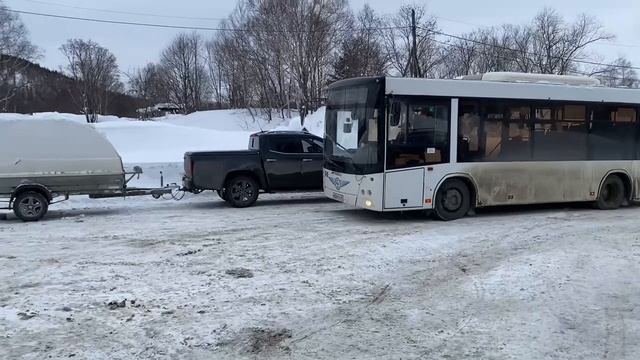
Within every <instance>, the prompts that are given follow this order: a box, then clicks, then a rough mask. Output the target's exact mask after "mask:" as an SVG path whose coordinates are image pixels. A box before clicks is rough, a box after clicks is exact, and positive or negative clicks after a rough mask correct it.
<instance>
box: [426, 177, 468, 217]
mask: <svg viewBox="0 0 640 360" xmlns="http://www.w3.org/2000/svg"><path fill="white" fill-rule="evenodd" d="M470 209H471V192H470V191H469V188H468V187H467V185H466V184H465V183H464V182H463V181H462V180H458V179H451V180H447V181H445V182H444V184H442V185H441V186H440V188H439V189H438V192H437V194H436V202H435V214H436V216H437V217H438V219H440V220H443V221H451V220H456V219H460V218H463V217H464V216H465V215H467V213H468V212H469V210H470Z"/></svg>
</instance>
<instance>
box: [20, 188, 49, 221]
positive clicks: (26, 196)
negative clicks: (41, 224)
mask: <svg viewBox="0 0 640 360" xmlns="http://www.w3.org/2000/svg"><path fill="white" fill-rule="evenodd" d="M48 210H49V201H48V200H47V198H45V197H44V195H42V194H40V193H39V192H35V191H25V192H23V193H20V194H18V196H16V197H15V199H14V200H13V213H14V214H15V215H16V216H17V217H18V219H20V220H22V221H38V220H40V219H42V218H43V217H44V216H45V215H46V213H47V211H48Z"/></svg>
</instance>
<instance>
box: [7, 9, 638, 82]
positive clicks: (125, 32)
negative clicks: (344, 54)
mask: <svg viewBox="0 0 640 360" xmlns="http://www.w3.org/2000/svg"><path fill="white" fill-rule="evenodd" d="M4 2H5V4H6V5H7V6H9V7H10V8H11V9H14V10H23V11H32V12H41V13H50V14H60V15H66V16H77V17H90V18H99V19H109V20H119V21H133V22H147V23H160V24H170V25H182V26H204V27H212V26H216V25H217V23H218V20H216V19H219V18H224V17H226V16H227V15H228V14H229V13H230V12H231V11H232V10H233V8H234V7H235V1H234V0H178V1H176V0H4ZM350 3H351V6H352V7H353V8H354V9H356V10H357V9H360V8H362V6H363V5H364V4H366V3H368V4H370V5H371V6H372V7H373V8H374V9H375V10H376V11H377V12H378V13H381V14H389V13H393V12H395V10H397V8H398V6H399V4H400V3H401V2H399V1H398V2H396V1H390V0H351V1H350ZM417 3H426V5H427V8H428V10H429V12H430V13H432V14H433V15H435V16H437V17H438V21H439V27H440V29H441V30H442V31H444V32H447V33H453V34H460V33H464V32H467V31H470V30H473V29H474V28H475V27H477V26H490V25H499V24H503V23H513V24H521V23H524V22H527V21H528V20H530V19H531V18H532V17H533V16H534V15H535V14H536V13H537V12H538V11H539V10H540V9H542V8H543V7H545V6H550V7H553V8H555V9H557V10H558V11H559V12H560V13H561V14H562V15H564V16H565V17H566V18H567V19H573V17H575V16H576V14H579V13H587V14H590V15H594V16H596V17H597V18H598V19H599V20H600V21H601V22H602V24H603V25H604V26H605V27H606V29H607V31H609V32H611V33H613V34H615V35H616V36H617V38H616V40H614V43H615V44H606V43H603V44H600V45H598V46H597V47H596V48H594V50H596V51H598V52H599V53H601V54H603V55H605V56H606V60H607V61H611V60H613V59H614V58H616V57H617V56H618V55H625V56H627V57H628V58H629V59H630V60H631V61H633V63H634V65H636V66H640V1H639V0H604V1H603V0H563V1H558V0H530V1H526V2H522V1H514V0H481V1H480V0H479V1H473V0H469V1H456V0H429V1H426V2H424V1H417ZM78 7H82V8H93V9H105V10H109V11H117V12H134V13H144V14H152V15H154V16H144V15H133V14H120V13H112V12H107V11H95V10H86V9H79V8H78ZM180 17H198V18H206V19H200V20H195V19H184V18H180ZM22 19H23V21H24V22H25V23H26V25H27V27H28V28H29V31H30V33H31V40H32V42H33V43H34V44H35V45H37V46H38V47H40V49H41V50H42V59H41V63H42V65H43V66H45V67H48V68H52V69H59V68H60V66H62V65H64V61H65V60H64V58H63V57H62V55H61V54H60V51H59V47H60V45H61V44H62V43H63V42H65V40H67V39H69V38H84V39H92V40H94V41H96V42H98V43H99V44H101V45H102V46H105V47H107V48H109V49H110V50H111V51H112V52H113V53H114V54H115V55H116V56H117V58H118V62H119V65H120V69H121V70H122V71H123V72H127V71H130V70H132V69H134V68H136V67H139V66H141V65H144V64H146V63H148V62H152V61H157V59H158V56H159V53H160V51H161V50H162V48H163V47H165V46H166V45H167V43H168V42H169V41H170V40H171V39H172V38H173V37H174V36H175V35H176V34H177V33H179V32H180V30H171V29H157V28H143V27H132V26H125V25H112V24H98V23H89V22H82V21H75V20H63V19H53V18H44V17H38V16H34V15H22ZM203 35H205V36H211V35H212V33H211V32H203Z"/></svg>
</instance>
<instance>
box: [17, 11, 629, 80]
mask: <svg viewBox="0 0 640 360" xmlns="http://www.w3.org/2000/svg"><path fill="white" fill-rule="evenodd" d="M9 11H11V12H13V13H17V14H23V15H33V16H40V17H48V18H56V19H65V20H76V21H86V22H95V23H103V24H115V25H127V26H141V27H150V28H165V29H179V30H199V31H229V32H251V31H258V32H261V31H262V32H272V33H281V32H279V31H269V30H260V29H250V28H244V29H243V28H240V29H238V28H235V29H233V28H223V27H206V26H182V25H169V24H156V23H143V22H133V21H118V20H105V19H95V18H87V17H77V16H66V15H57V14H48V13H40V12H32V11H24V10H13V9H9ZM401 28H402V29H404V28H407V27H398V26H390V27H379V28H371V29H370V30H394V29H401ZM421 29H423V30H427V31H428V32H431V33H433V34H436V35H441V36H445V37H449V38H453V39H457V40H462V41H469V42H472V43H476V44H479V45H484V46H490V47H494V48H500V49H503V50H507V51H512V52H520V53H522V54H524V55H527V56H530V55H535V54H531V53H530V52H527V51H524V50H517V49H512V48H509V47H506V46H502V45H496V44H489V43H485V42H482V41H479V40H475V39H469V38H465V37H462V36H458V35H453V34H448V33H445V32H442V31H437V30H433V29H427V28H423V27H421ZM341 31H349V32H350V31H352V30H350V29H347V30H341ZM299 32H305V31H299ZM553 58H556V59H559V60H563V61H570V62H575V63H580V64H588V65H595V66H606V67H613V68H619V69H633V70H640V67H636V66H625V65H617V64H606V63H599V62H595V61H587V60H573V59H565V58H562V57H558V56H556V57H553Z"/></svg>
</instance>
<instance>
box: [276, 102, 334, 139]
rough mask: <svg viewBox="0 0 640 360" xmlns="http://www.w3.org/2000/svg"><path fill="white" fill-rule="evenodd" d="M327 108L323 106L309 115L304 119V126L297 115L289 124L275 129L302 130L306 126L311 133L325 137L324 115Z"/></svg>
mask: <svg viewBox="0 0 640 360" xmlns="http://www.w3.org/2000/svg"><path fill="white" fill-rule="evenodd" d="M326 110H327V108H326V107H324V106H323V107H321V108H320V109H318V111H316V112H314V113H313V114H311V115H309V116H307V117H306V118H305V119H304V127H303V126H302V125H301V124H300V118H299V117H295V118H292V119H291V120H289V122H288V123H287V124H285V125H282V126H279V127H276V128H275V130H294V131H300V130H302V129H303V128H305V129H307V131H309V132H310V133H312V134H315V135H318V136H320V137H323V136H324V115H325V112H326Z"/></svg>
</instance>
